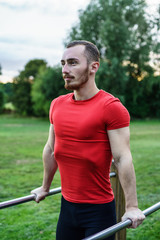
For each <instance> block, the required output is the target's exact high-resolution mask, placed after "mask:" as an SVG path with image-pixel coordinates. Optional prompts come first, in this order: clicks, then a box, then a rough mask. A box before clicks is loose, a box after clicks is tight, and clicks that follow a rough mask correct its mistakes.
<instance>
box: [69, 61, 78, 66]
mask: <svg viewBox="0 0 160 240" xmlns="http://www.w3.org/2000/svg"><path fill="white" fill-rule="evenodd" d="M69 64H70V65H76V64H77V62H76V61H70V62H69Z"/></svg>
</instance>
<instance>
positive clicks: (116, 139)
mask: <svg viewBox="0 0 160 240" xmlns="http://www.w3.org/2000/svg"><path fill="white" fill-rule="evenodd" d="M107 133H108V137H109V142H110V146H111V151H112V155H113V158H114V159H115V160H116V159H119V158H120V157H121V156H122V155H125V154H127V153H128V151H129V152H130V144H129V139H130V130H129V127H124V128H119V129H114V130H108V131H107Z"/></svg>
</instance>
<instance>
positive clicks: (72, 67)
mask: <svg viewBox="0 0 160 240" xmlns="http://www.w3.org/2000/svg"><path fill="white" fill-rule="evenodd" d="M84 49H85V46H83V45H77V46H74V47H71V48H67V49H66V50H65V52H64V54H63V56H62V60H61V64H62V74H63V78H64V81H65V85H64V86H65V88H66V89H68V90H78V89H80V88H81V87H83V86H84V85H85V83H86V82H87V81H88V79H89V69H88V64H87V58H86V57H85V55H84Z"/></svg>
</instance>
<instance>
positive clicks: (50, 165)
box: [42, 144, 57, 191]
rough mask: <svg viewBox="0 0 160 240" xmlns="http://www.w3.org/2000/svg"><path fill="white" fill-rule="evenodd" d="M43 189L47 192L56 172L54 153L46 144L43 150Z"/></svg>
mask: <svg viewBox="0 0 160 240" xmlns="http://www.w3.org/2000/svg"><path fill="white" fill-rule="evenodd" d="M43 167H44V175H43V184H42V186H43V189H44V190H45V191H49V188H50V185H51V183H52V180H53V177H54V174H55V172H56V170H57V162H56V160H55V159H54V153H53V151H52V150H51V148H50V147H49V146H48V145H47V144H46V145H45V147H44V150H43Z"/></svg>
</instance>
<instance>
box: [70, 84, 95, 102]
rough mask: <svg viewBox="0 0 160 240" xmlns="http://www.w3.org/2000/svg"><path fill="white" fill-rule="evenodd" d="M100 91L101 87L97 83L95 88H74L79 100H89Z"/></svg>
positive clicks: (76, 97)
mask: <svg viewBox="0 0 160 240" xmlns="http://www.w3.org/2000/svg"><path fill="white" fill-rule="evenodd" d="M98 92H99V89H98V88H97V86H96V85H95V86H94V87H93V88H89V89H85V88H80V89H78V90H74V97H75V100H77V101H82V100H87V99H89V98H92V97H93V96H94V95H96V94H97V93H98Z"/></svg>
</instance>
